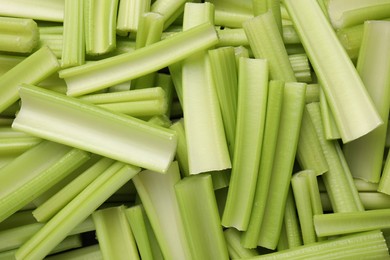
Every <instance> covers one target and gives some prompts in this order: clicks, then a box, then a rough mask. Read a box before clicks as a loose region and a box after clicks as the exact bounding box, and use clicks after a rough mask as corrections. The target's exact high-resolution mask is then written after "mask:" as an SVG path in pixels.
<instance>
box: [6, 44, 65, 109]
mask: <svg viewBox="0 0 390 260" xmlns="http://www.w3.org/2000/svg"><path fill="white" fill-rule="evenodd" d="M58 69H59V63H58V61H57V58H56V57H55V56H54V54H53V53H52V52H51V50H50V49H49V48H48V47H42V48H41V49H39V50H38V51H36V52H35V53H33V54H32V55H30V56H29V57H28V58H26V59H24V60H23V61H22V62H20V63H19V64H18V65H16V66H15V67H13V68H12V69H11V70H9V71H8V72H6V73H5V74H3V75H2V76H1V77H0V85H1V86H2V87H1V90H0V112H2V111H4V110H5V109H6V108H7V107H9V106H10V105H12V104H13V103H14V102H15V101H17V100H18V99H19V94H18V87H19V84H20V83H27V84H37V83H39V82H41V81H42V80H43V79H45V78H47V77H48V76H49V75H50V74H52V73H54V72H55V71H57V70H58Z"/></svg>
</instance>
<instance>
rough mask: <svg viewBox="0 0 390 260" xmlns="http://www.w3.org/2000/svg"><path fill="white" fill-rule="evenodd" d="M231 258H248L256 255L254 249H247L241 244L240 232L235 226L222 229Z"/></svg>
mask: <svg viewBox="0 0 390 260" xmlns="http://www.w3.org/2000/svg"><path fill="white" fill-rule="evenodd" d="M223 234H224V236H225V240H226V244H227V247H228V251H229V256H230V258H231V259H238V258H248V257H253V256H256V255H258V252H257V251H256V249H249V248H245V247H243V246H242V244H241V242H240V240H241V236H242V235H241V234H242V233H241V232H240V231H238V230H237V229H235V228H227V229H225V230H224V231H223Z"/></svg>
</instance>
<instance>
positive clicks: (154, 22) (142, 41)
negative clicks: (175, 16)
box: [135, 12, 164, 49]
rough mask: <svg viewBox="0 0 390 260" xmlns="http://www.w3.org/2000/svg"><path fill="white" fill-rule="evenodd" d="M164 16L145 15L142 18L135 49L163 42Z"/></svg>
mask: <svg viewBox="0 0 390 260" xmlns="http://www.w3.org/2000/svg"><path fill="white" fill-rule="evenodd" d="M163 25H164V16H163V15H161V14H160V13H152V12H148V13H145V14H144V15H142V16H141V17H140V21H139V28H138V32H137V37H136V42H135V47H136V49H139V48H142V47H145V46H148V45H150V44H153V43H155V42H158V41H160V40H161V34H162V32H163Z"/></svg>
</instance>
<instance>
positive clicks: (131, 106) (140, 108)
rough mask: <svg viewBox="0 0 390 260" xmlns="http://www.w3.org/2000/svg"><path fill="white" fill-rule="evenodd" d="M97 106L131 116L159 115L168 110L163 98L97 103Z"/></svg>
mask: <svg viewBox="0 0 390 260" xmlns="http://www.w3.org/2000/svg"><path fill="white" fill-rule="evenodd" d="M97 106H99V107H102V108H105V109H107V110H110V111H114V112H118V113H123V114H126V115H129V116H133V117H148V116H159V115H164V114H166V112H167V110H168V104H167V100H166V99H165V98H164V99H155V100H153V99H152V100H142V101H130V102H117V103H107V104H98V105H97Z"/></svg>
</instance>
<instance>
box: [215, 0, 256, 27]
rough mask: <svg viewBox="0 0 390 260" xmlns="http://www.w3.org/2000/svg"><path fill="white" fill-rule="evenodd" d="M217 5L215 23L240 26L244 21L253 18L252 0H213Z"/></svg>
mask: <svg viewBox="0 0 390 260" xmlns="http://www.w3.org/2000/svg"><path fill="white" fill-rule="evenodd" d="M210 2H211V3H212V4H214V6H215V24H216V25H220V26H225V27H231V28H240V27H242V23H243V22H245V21H246V20H248V19H250V18H253V8H252V3H251V1H240V2H237V1H232V0H212V1H210Z"/></svg>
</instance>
